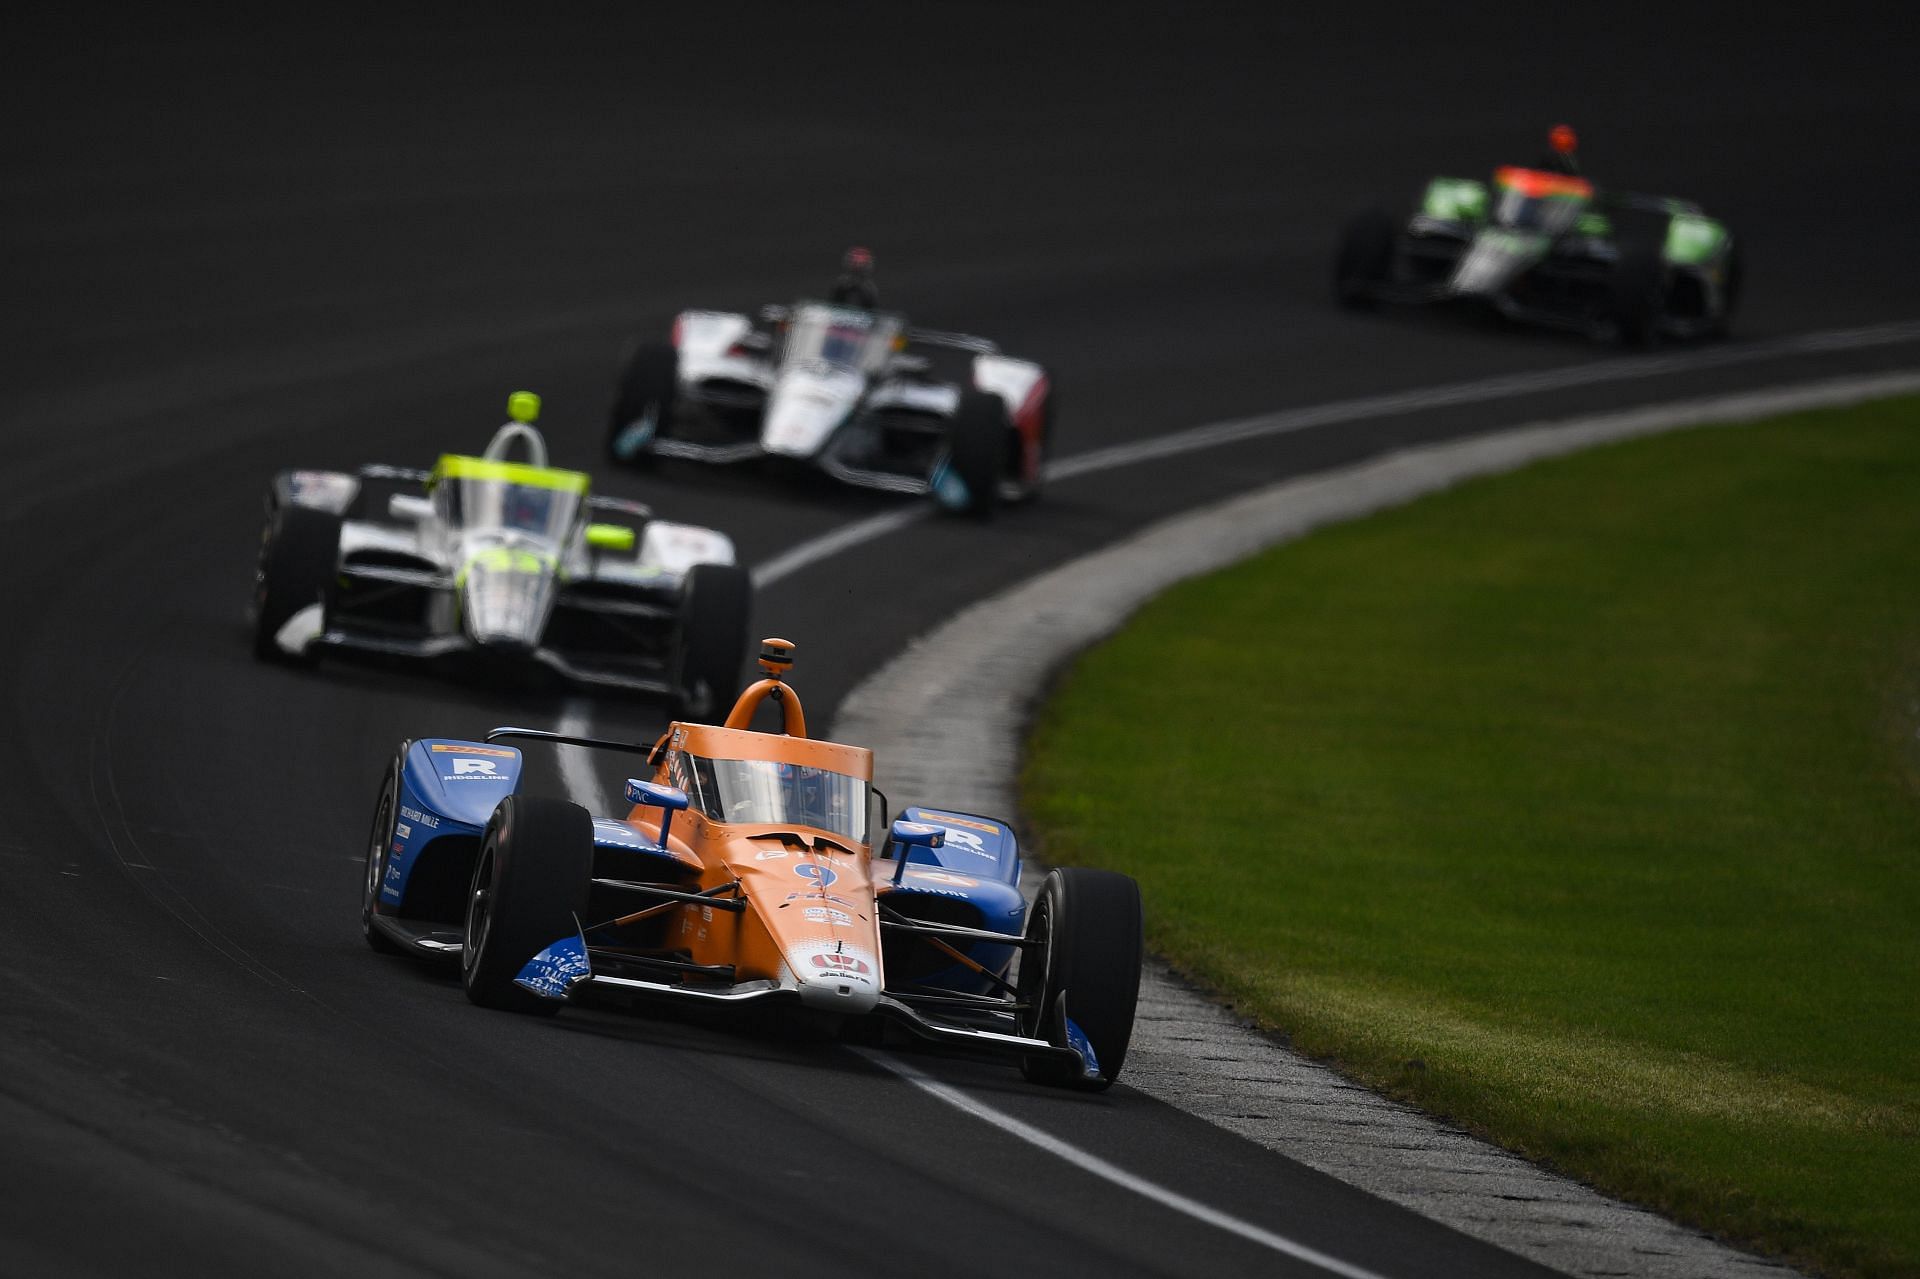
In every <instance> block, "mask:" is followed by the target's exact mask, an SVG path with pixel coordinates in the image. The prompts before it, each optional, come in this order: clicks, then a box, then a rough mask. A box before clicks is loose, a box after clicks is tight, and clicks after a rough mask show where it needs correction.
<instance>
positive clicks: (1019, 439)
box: [1001, 387, 1055, 503]
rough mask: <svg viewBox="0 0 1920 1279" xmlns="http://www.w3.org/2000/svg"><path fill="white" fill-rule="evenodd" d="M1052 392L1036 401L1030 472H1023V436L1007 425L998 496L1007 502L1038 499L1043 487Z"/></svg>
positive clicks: (1050, 443) (1049, 448)
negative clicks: (1035, 442)
mask: <svg viewBox="0 0 1920 1279" xmlns="http://www.w3.org/2000/svg"><path fill="white" fill-rule="evenodd" d="M1054 400H1055V396H1054V391H1053V389H1052V388H1051V387H1049V388H1048V389H1047V398H1046V399H1044V400H1042V401H1041V403H1040V447H1039V449H1038V450H1036V452H1037V454H1038V455H1037V456H1036V457H1035V458H1034V462H1033V471H1032V473H1031V474H1029V473H1028V471H1027V437H1026V436H1025V435H1023V434H1021V432H1020V428H1019V427H1012V428H1010V434H1009V435H1008V438H1007V476H1008V479H1007V482H1006V484H1005V485H1004V486H1003V489H1002V492H1001V496H1002V497H1003V498H1004V499H1005V500H1006V501H1007V502H1010V503H1011V502H1032V501H1034V500H1036V499H1037V498H1039V496H1040V494H1041V493H1042V492H1043V491H1044V490H1045V489H1046V487H1047V458H1048V457H1050V456H1052V453H1053V415H1054Z"/></svg>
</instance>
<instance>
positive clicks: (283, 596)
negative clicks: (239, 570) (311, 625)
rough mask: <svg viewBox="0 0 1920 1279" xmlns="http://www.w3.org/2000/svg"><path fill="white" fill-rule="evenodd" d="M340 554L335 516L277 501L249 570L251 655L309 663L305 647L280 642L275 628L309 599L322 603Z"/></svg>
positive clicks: (285, 621)
mask: <svg viewBox="0 0 1920 1279" xmlns="http://www.w3.org/2000/svg"><path fill="white" fill-rule="evenodd" d="M339 556H340V517H339V516H338V515H335V514H333V513H332V512H330V511H320V510H315V509H314V508H313V507H310V506H281V507H277V508H276V509H275V510H274V512H273V515H272V516H271V517H270V518H269V520H268V521H267V528H266V532H265V533H264V534H263V535H262V536H261V541H260V561H259V565H258V567H257V568H256V569H255V571H254V587H253V655H254V656H255V657H257V658H259V659H260V660H261V661H264V662H285V663H288V664H291V665H298V666H311V665H312V664H313V663H314V661H315V660H316V659H315V658H314V657H313V656H312V655H311V654H309V653H304V652H302V653H290V652H288V651H287V650H286V649H284V648H282V647H280V644H279V642H278V637H279V634H280V628H281V627H283V626H285V625H286V624H287V622H288V621H290V620H291V619H292V618H293V615H294V614H296V613H298V612H300V610H302V609H304V608H307V607H308V606H310V605H313V604H319V605H322V606H323V607H324V606H325V603H326V596H327V587H328V586H329V585H330V584H331V583H332V581H333V576H334V573H335V570H336V566H337V563H338V560H339Z"/></svg>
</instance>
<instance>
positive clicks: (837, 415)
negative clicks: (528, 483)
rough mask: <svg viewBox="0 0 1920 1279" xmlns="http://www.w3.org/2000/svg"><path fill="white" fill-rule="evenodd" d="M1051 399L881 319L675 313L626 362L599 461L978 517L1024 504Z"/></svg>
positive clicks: (1038, 385) (991, 365) (982, 345)
mask: <svg viewBox="0 0 1920 1279" xmlns="http://www.w3.org/2000/svg"><path fill="white" fill-rule="evenodd" d="M1051 392H1052V388H1051V385H1050V383H1049V381H1048V378H1047V374H1046V370H1045V369H1043V368H1042V367H1041V366H1040V365H1038V364H1035V363H1034V362H1032V361H1031V360H1020V359H1015V358H1013V357H1011V356H1008V355H1003V354H1002V353H1001V352H1000V349H999V348H998V347H997V346H995V345H994V344H993V343H992V342H989V341H987V340H986V339H985V338H978V337H968V336H965V335H962V334H957V333H938V332H934V331H931V330H926V329H918V328H910V327H909V326H908V325H907V322H906V320H905V318H904V317H902V316H899V315H896V314H893V313H890V312H886V311H872V310H866V309H864V308H860V307H851V306H840V305H835V304H833V303H828V302H813V301H802V302H797V303H795V304H794V305H792V306H783V307H782V306H775V307H767V308H766V309H765V310H763V311H761V313H760V314H759V316H758V317H750V316H746V315H740V314H736V313H733V312H726V311H683V312H681V313H680V315H679V317H678V318H677V319H676V320H675V321H674V324H673V339H672V341H671V342H654V343H647V344H645V345H643V346H641V347H640V349H639V350H638V351H636V352H635V353H634V356H633V359H632V360H631V361H629V363H628V365H627V368H626V372H625V373H624V374H623V375H622V377H621V379H620V387H619V391H618V394H617V395H616V396H615V399H614V403H613V411H612V413H611V415H610V418H609V421H608V424H607V452H608V455H609V456H610V457H611V458H612V459H613V460H614V461H615V462H619V463H623V464H626V465H633V466H644V465H647V464H648V463H650V462H651V461H652V460H653V459H654V458H660V457H671V458H685V459H689V460H692V461H700V462H716V463H730V462H747V461H754V460H759V459H767V460H772V461H787V462H791V463H796V464H800V465H804V466H809V467H812V468H815V469H818V470H819V471H822V472H824V473H825V474H827V475H830V476H832V477H834V478H835V479H838V480H842V481H844V482H846V483H849V484H856V485H860V486H862V487H865V488H873V489H881V490H884V491H887V492H894V493H904V494H930V495H931V496H932V497H933V498H934V500H935V501H937V502H939V503H940V504H941V505H942V506H944V507H946V508H948V509H949V510H954V511H964V512H969V513H972V514H976V515H984V514H985V513H987V512H988V511H990V510H991V509H992V508H993V507H994V506H995V505H998V504H999V503H1002V502H1018V501H1025V500H1028V499H1031V498H1033V497H1034V496H1035V495H1037V494H1038V493H1039V491H1040V486H1041V480H1042V477H1043V473H1044V470H1045V466H1046V457H1047V446H1048V437H1049V435H1050V433H1051V426H1052V417H1053V401H1052V393H1051Z"/></svg>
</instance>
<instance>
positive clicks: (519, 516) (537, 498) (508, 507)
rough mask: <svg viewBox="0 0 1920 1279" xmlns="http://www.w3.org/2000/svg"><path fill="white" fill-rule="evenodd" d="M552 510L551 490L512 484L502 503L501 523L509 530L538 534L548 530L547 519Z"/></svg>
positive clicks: (508, 487)
mask: <svg viewBox="0 0 1920 1279" xmlns="http://www.w3.org/2000/svg"><path fill="white" fill-rule="evenodd" d="M552 510H553V494H552V492H550V491H549V490H547V489H542V488H534V487H531V486H529V485H526V484H510V485H508V486H507V492H506V497H505V500H504V501H503V502H502V503H501V512H500V516H501V519H500V522H501V523H502V524H504V525H506V526H507V527H508V528H513V529H520V530H522V531H523V532H528V533H538V532H540V531H541V530H543V529H545V528H546V526H547V517H548V515H549V514H551V513H552Z"/></svg>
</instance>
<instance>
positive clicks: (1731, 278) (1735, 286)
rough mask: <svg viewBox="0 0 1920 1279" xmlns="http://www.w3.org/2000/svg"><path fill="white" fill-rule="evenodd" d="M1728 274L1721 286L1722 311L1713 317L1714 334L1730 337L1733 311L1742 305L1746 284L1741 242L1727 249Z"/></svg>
mask: <svg viewBox="0 0 1920 1279" xmlns="http://www.w3.org/2000/svg"><path fill="white" fill-rule="evenodd" d="M1722 269H1723V270H1724V271H1725V272H1726V275H1725V276H1724V279H1725V283H1724V284H1723V285H1722V286H1721V288H1722V294H1721V299H1720V313H1719V314H1718V315H1716V316H1715V317H1714V319H1713V336H1715V337H1717V338H1724V337H1728V336H1730V335H1731V334H1732V333H1733V313H1734V312H1735V311H1736V310H1738V309H1739V306H1740V292H1741V290H1742V289H1743V288H1744V287H1745V285H1746V271H1747V268H1746V264H1745V262H1744V261H1743V260H1742V254H1741V252H1740V244H1739V242H1738V241H1735V242H1734V244H1733V246H1732V247H1731V248H1729V249H1728V250H1727V264H1726V266H1725V267H1724V268H1722Z"/></svg>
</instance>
